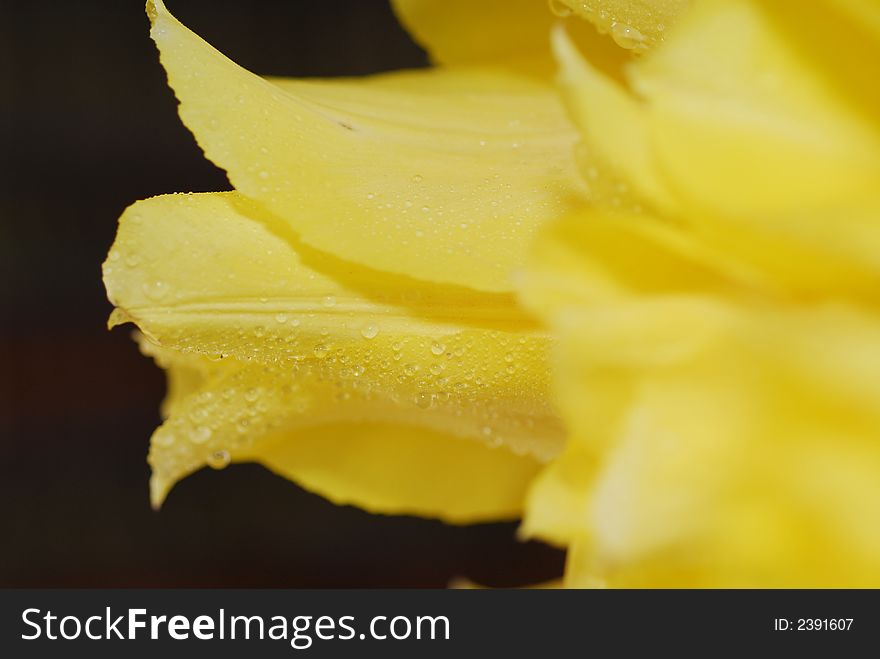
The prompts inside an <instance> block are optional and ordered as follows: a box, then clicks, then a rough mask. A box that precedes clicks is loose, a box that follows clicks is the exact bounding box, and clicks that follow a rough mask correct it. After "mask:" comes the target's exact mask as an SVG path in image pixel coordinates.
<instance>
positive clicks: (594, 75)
mask: <svg viewBox="0 0 880 659" xmlns="http://www.w3.org/2000/svg"><path fill="white" fill-rule="evenodd" d="M553 47H554V51H555V53H556V58H557V60H558V61H559V66H560V73H559V81H560V84H561V87H562V91H563V97H564V99H565V101H566V103H567V105H568V109H569V113H570V115H571V118H572V120H573V121H574V122H575V124H576V125H577V127H578V128H579V129H580V131H581V137H582V138H583V143H581V144H580V145H579V146H578V148H579V158H578V160H579V166H580V169H581V173H582V175H583V176H584V178H585V180H586V181H587V184H588V185H589V188H590V195H591V200H592V201H593V202H594V203H598V204H603V205H606V206H611V207H637V206H639V205H640V204H641V203H644V202H648V203H651V204H653V205H655V206H657V207H660V208H669V207H670V206H672V205H673V202H672V200H671V199H670V195H669V193H668V192H667V191H666V189H665V188H664V186H663V183H662V182H661V180H660V178H659V176H658V173H657V171H656V169H655V167H654V163H653V162H652V160H651V158H652V155H651V152H650V142H649V139H648V137H649V136H648V133H647V124H646V120H647V116H646V112H645V109H644V108H643V107H642V106H641V104H640V103H639V102H638V101H637V100H636V99H635V98H634V97H633V96H632V95H631V94H630V93H629V91H628V90H627V89H626V88H624V87H623V86H622V84H621V83H620V82H618V81H617V80H614V79H612V78H610V77H608V76H607V75H606V74H604V73H603V72H602V71H600V70H598V69H597V68H596V67H595V66H594V65H593V64H592V63H591V62H589V61H588V60H587V59H584V57H582V56H581V54H580V53H579V52H578V50H577V48H576V47H575V44H574V43H572V41H571V40H570V39H569V38H568V36H567V34H566V33H565V32H564V31H562V30H556V31H555V32H554V34H553ZM630 188H632V190H633V191H634V192H635V196H634V195H633V193H632V192H631V191H630Z"/></svg>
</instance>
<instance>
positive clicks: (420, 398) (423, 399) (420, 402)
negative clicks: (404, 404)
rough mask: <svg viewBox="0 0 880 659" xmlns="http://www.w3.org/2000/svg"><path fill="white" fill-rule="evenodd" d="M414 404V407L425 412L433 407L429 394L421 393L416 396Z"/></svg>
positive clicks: (432, 400) (432, 398)
mask: <svg viewBox="0 0 880 659" xmlns="http://www.w3.org/2000/svg"><path fill="white" fill-rule="evenodd" d="M415 403H416V407H419V408H421V409H423V410H426V409H428V408H429V407H431V405H433V403H434V397H433V396H432V395H431V394H429V393H426V392H424V391H422V392H420V393H418V394H417V395H416V398H415Z"/></svg>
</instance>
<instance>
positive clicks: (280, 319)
mask: <svg viewBox="0 0 880 659" xmlns="http://www.w3.org/2000/svg"><path fill="white" fill-rule="evenodd" d="M275 320H276V321H277V322H278V323H280V324H282V325H283V324H284V323H286V322H287V314H286V313H278V314H275Z"/></svg>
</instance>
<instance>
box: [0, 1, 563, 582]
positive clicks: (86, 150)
mask: <svg viewBox="0 0 880 659" xmlns="http://www.w3.org/2000/svg"><path fill="white" fill-rule="evenodd" d="M169 5H170V9H171V10H172V11H174V12H175V14H176V15H177V16H178V18H180V19H181V20H182V21H183V22H184V23H186V24H187V25H189V26H190V27H191V28H192V29H194V30H195V31H196V32H198V33H199V34H201V35H202V36H203V37H205V38H206V39H207V40H208V41H210V42H211V43H212V44H214V45H215V46H216V47H218V48H219V49H220V50H221V51H223V52H224V53H226V54H227V55H229V56H230V57H232V59H234V60H235V61H237V62H239V63H240V64H242V65H243V66H245V67H246V68H249V69H251V70H253V71H256V72H258V73H261V74H266V75H291V76H315V75H354V74H364V73H371V72H376V71H382V70H390V69H396V68H402V67H416V66H424V65H425V64H426V61H427V60H426V57H425V54H424V53H423V52H422V51H421V50H420V49H419V48H418V47H417V46H416V45H415V44H413V43H412V41H411V40H410V38H409V37H408V36H407V35H406V34H405V33H404V32H403V30H402V29H401V28H400V27H399V26H398V25H397V23H396V21H395V19H394V17H393V15H392V13H391V11H390V9H389V8H388V6H387V4H386V2H385V0H333V1H332V2H331V1H323V0H310V1H304V0H285V1H280V0H275V1H268V0H262V1H258V0H249V1H247V2H244V1H242V0H235V1H233V0H170V2H169ZM0 9H2V13H0V16H2V18H0V295H2V299H0V302H2V306H0V310H2V311H0V314H2V326H0V368H2V375H0V433H2V447H0V515H2V517H0V586H30V587H44V586H65V587H66V586H253V587H259V586H269V587H272V586H286V587H325V586H330V587H341V586H345V587H361V586H444V585H446V584H447V583H448V581H449V580H450V579H451V578H453V577H456V576H466V577H470V578H471V579H474V580H476V581H479V582H483V583H485V584H488V585H495V586H504V585H517V584H523V583H529V582H534V581H539V580H543V579H547V578H551V577H554V576H557V575H558V574H559V573H560V572H561V569H562V555H561V553H560V552H557V551H555V550H551V549H549V548H547V547H544V546H541V545H538V544H534V543H529V544H521V543H518V542H516V540H515V539H514V531H515V525H513V524H493V525H482V526H476V527H470V528H454V527H448V526H444V525H442V524H440V523H437V522H433V521H428V520H422V519H410V518H391V517H381V516H370V515H367V514H365V513H363V512H361V511H359V510H356V509H353V508H346V507H336V506H333V505H331V504H329V503H327V502H325V501H323V500H322V499H320V498H318V497H316V496H313V495H310V494H308V493H306V492H304V491H302V490H300V489H299V488H297V487H296V486H294V485H293V484H291V483H289V482H288V481H285V480H283V479H281V478H279V477H276V476H274V475H272V474H270V473H269V472H268V471H266V470H264V469H263V468H261V467H258V466H255V465H242V466H234V467H231V468H230V469H227V470H225V471H223V472H208V471H204V472H200V473H198V474H196V475H194V476H192V477H190V478H188V479H186V480H185V481H183V482H182V483H181V484H180V485H178V486H177V487H176V488H175V490H174V491H173V492H172V493H171V495H170V497H169V499H168V501H167V502H166V505H165V507H164V508H163V510H162V511H161V512H159V513H154V512H152V511H151V510H150V508H149V505H148V500H147V478H148V475H149V472H148V468H147V465H146V462H145V456H146V450H147V439H148V437H149V434H150V432H151V431H152V429H153V428H154V427H155V425H156V424H157V422H158V412H157V410H158V404H159V401H160V400H161V397H162V393H163V389H164V381H163V376H162V374H161V372H160V371H159V370H158V369H157V368H155V367H154V366H153V365H152V363H151V362H150V361H149V360H147V359H145V358H143V357H141V356H140V355H139V354H138V352H137V349H136V347H135V346H134V344H133V343H132V342H131V339H130V329H128V328H118V329H116V330H114V331H113V332H107V331H106V330H105V321H106V318H107V315H108V314H109V311H110V305H109V304H108V303H107V301H106V299H105V297H104V290H103V286H102V284H101V280H100V264H101V262H102V261H103V259H104V256H105V255H106V252H107V249H108V247H109V246H110V244H111V242H112V240H113V236H114V233H115V228H116V218H117V217H118V216H119V214H120V213H121V211H122V210H123V208H125V207H126V206H127V205H128V204H130V203H131V202H133V201H134V200H136V199H142V198H145V197H149V196H152V195H156V194H160V193H167V192H185V191H206V190H223V189H228V188H229V184H228V183H227V181H226V177H225V175H224V173H223V172H222V171H220V170H218V169H216V168H215V167H214V166H213V165H211V164H210V163H209V162H207V161H206V160H204V159H203V157H202V155H201V153H200V151H199V150H198V148H197V147H196V144H195V142H194V140H193V139H192V136H191V135H190V134H189V133H188V132H187V131H186V129H185V128H184V127H183V125H182V124H181V123H180V122H179V121H178V119H177V115H176V107H175V106H176V102H175V100H174V97H173V95H172V93H171V91H170V90H169V89H168V88H167V86H166V83H165V77H164V72H163V71H162V69H161V67H160V66H159V63H158V58H157V54H156V51H155V49H154V46H153V44H152V42H151V41H150V39H149V37H148V23H147V19H146V16H145V14H144V8H143V2H142V1H141V0H105V1H103V2H100V1H97V0H88V1H86V0H69V1H68V2H21V1H18V2H11V1H7V0H2V1H0Z"/></svg>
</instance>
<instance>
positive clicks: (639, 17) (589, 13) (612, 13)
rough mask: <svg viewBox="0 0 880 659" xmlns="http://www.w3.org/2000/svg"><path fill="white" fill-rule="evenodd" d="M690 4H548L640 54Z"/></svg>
mask: <svg viewBox="0 0 880 659" xmlns="http://www.w3.org/2000/svg"><path fill="white" fill-rule="evenodd" d="M693 1H694V0H550V4H551V6H554V7H556V12H557V13H560V14H564V13H566V12H572V13H574V14H576V15H577V16H580V17H581V18H586V19H587V20H588V21H590V22H591V23H593V25H595V26H596V28H597V29H598V30H599V31H600V32H602V33H609V34H611V36H612V37H613V38H614V41H616V42H617V44H618V45H620V46H622V47H624V48H627V49H631V50H635V51H637V52H644V51H646V50H648V49H649V48H653V47H654V46H656V45H657V44H659V43H661V42H662V41H663V40H664V39H665V37H666V34H667V31H668V30H669V28H671V27H672V26H673V25H675V23H676V21H677V20H678V17H679V15H681V14H682V13H683V12H684V11H685V10H686V9H687V8H688V6H690V5H691V4H692V2H693Z"/></svg>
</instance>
